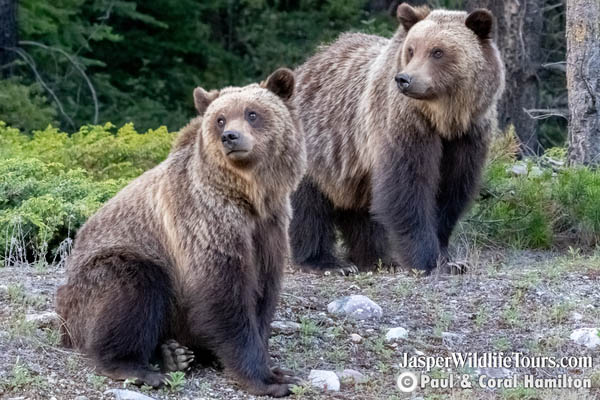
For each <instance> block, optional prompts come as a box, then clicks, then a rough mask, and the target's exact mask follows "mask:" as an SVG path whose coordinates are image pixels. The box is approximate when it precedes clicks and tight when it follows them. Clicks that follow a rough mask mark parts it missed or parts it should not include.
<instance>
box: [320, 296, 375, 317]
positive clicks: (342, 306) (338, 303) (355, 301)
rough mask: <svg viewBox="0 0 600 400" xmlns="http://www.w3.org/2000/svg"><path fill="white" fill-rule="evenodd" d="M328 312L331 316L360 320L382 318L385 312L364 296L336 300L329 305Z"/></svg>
mask: <svg viewBox="0 0 600 400" xmlns="http://www.w3.org/2000/svg"><path fill="white" fill-rule="evenodd" d="M327 311H328V312H329V313H331V314H340V315H346V316H347V317H350V318H354V319H358V320H364V319H370V318H381V316H382V315H383V310H382V309H381V307H380V306H379V305H378V304H377V303H375V302H374V301H373V300H371V299H369V298H368V297H367V296H362V295H352V296H347V297H343V298H341V299H337V300H334V301H332V302H331V303H329V304H328V305H327Z"/></svg>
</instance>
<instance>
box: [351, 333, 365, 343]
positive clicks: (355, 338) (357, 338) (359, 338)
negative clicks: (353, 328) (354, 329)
mask: <svg viewBox="0 0 600 400" xmlns="http://www.w3.org/2000/svg"><path fill="white" fill-rule="evenodd" d="M350 340H351V341H352V342H353V343H360V342H362V336H360V335H359V334H358V333H353V334H352V335H350Z"/></svg>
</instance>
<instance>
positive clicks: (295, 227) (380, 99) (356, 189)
mask: <svg viewBox="0 0 600 400" xmlns="http://www.w3.org/2000/svg"><path fill="white" fill-rule="evenodd" d="M397 17H398V20H399V21H400V25H401V27H399V29H398V31H397V32H396V34H395V35H394V36H393V37H392V38H391V39H385V38H382V37H378V36H372V35H365V34H359V33H351V34H343V35H342V36H341V37H340V38H339V39H338V40H337V41H336V42H334V43H333V44H331V45H330V46H328V47H325V48H322V49H320V51H318V52H317V54H316V55H314V56H313V57H312V58H310V59H309V60H308V61H307V62H306V63H305V64H303V65H302V66H300V67H299V68H298V69H297V71H296V93H295V95H294V101H295V104H296V106H297V107H298V108H299V109H300V110H301V111H302V112H301V114H300V115H301V120H302V123H303V127H304V130H305V134H306V146H307V155H308V169H307V175H306V176H305V178H304V179H303V181H302V182H301V184H300V186H299V188H298V190H297V191H296V192H295V193H294V195H293V196H292V205H293V208H294V218H293V220H292V223H291V226H290V238H291V241H292V252H293V256H294V261H295V262H296V264H298V265H300V266H304V267H308V268H312V269H317V270H324V269H334V268H335V269H341V270H342V271H345V272H348V271H355V270H356V266H358V268H359V269H367V268H372V267H373V266H374V265H375V264H376V263H377V261H378V260H382V261H384V262H399V263H400V264H404V265H407V266H409V267H411V268H417V269H420V270H424V271H427V272H430V271H431V270H432V269H433V268H435V267H436V265H437V262H438V260H440V261H441V260H444V261H445V262H444V266H446V267H447V266H449V265H450V263H449V262H448V260H447V251H448V250H447V249H448V241H449V238H450V235H451V233H452V230H453V228H454V226H455V224H456V222H457V220H458V218H459V217H460V215H461V213H462V212H463V211H464V209H465V208H466V206H467V205H468V203H469V202H470V200H471V198H472V197H473V196H474V194H475V193H476V188H477V184H478V181H479V178H480V175H481V171H482V167H483V165H484V162H485V157H486V153H487V148H488V141H489V137H490V132H491V131H492V129H493V127H494V125H495V117H496V110H495V108H496V102H497V100H498V98H499V96H500V95H501V92H502V89H503V82H504V70H503V65H502V61H501V59H500V56H499V53H498V50H497V49H496V46H495V45H494V43H493V41H492V38H491V32H492V25H493V16H492V15H491V14H490V12H489V11H487V10H476V11H474V12H472V13H471V14H468V15H467V13H465V12H458V11H447V10H434V11H430V10H429V9H428V8H426V7H419V8H413V7H411V6H409V5H407V4H401V5H400V6H399V7H398V9H397ZM336 227H337V228H338V229H339V232H340V233H341V236H342V239H343V241H344V243H345V245H346V247H347V248H348V251H349V254H348V261H345V260H342V259H340V258H338V257H337V256H336V255H335V253H334V244H335V239H336V235H335V228H336Z"/></svg>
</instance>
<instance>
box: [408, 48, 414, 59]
mask: <svg viewBox="0 0 600 400" xmlns="http://www.w3.org/2000/svg"><path fill="white" fill-rule="evenodd" d="M414 54H415V51H414V50H413V49H412V48H410V47H409V48H408V58H412V56H413V55H414Z"/></svg>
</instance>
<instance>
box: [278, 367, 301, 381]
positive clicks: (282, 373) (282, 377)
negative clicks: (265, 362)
mask: <svg viewBox="0 0 600 400" xmlns="http://www.w3.org/2000/svg"><path fill="white" fill-rule="evenodd" d="M271 372H272V373H273V374H274V375H275V379H276V380H277V382H278V383H289V384H293V385H296V384H299V383H300V382H302V379H300V378H299V377H297V376H296V375H295V374H294V371H291V370H289V369H283V368H279V367H273V368H271Z"/></svg>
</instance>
